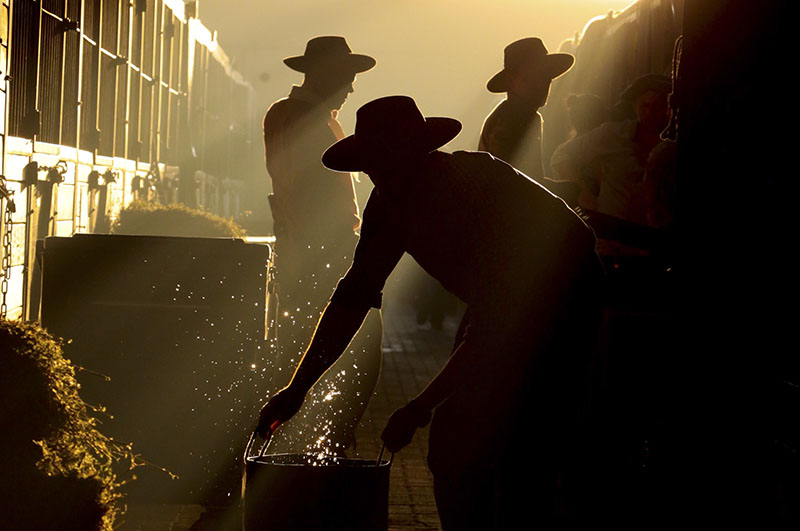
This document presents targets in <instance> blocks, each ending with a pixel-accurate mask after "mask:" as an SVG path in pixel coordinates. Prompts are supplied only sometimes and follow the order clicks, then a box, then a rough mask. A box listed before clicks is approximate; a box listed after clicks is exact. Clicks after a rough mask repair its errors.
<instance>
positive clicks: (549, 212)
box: [353, 151, 594, 304]
mask: <svg viewBox="0 0 800 531" xmlns="http://www.w3.org/2000/svg"><path fill="white" fill-rule="evenodd" d="M593 246H594V237H593V235H592V232H591V229H589V228H588V227H587V226H586V225H585V224H584V223H583V221H582V220H581V219H580V218H579V217H578V216H577V215H576V214H575V213H574V212H573V211H572V210H570V209H569V208H568V207H567V206H566V204H565V203H564V202H563V201H562V200H561V199H559V198H558V197H556V196H554V195H553V194H551V193H550V192H548V191H547V190H546V189H545V188H543V187H542V186H540V185H539V184H537V183H536V182H534V181H532V180H531V179H529V178H528V177H526V176H524V175H522V174H520V173H519V172H517V171H516V170H514V169H513V168H512V167H511V166H509V165H508V164H506V163H504V162H502V161H500V160H498V159H496V158H494V157H492V156H491V155H489V154H487V153H482V152H469V151H459V152H456V153H453V154H448V153H443V152H434V153H432V154H430V155H428V156H427V157H426V162H425V163H424V165H423V167H422V168H421V170H420V171H419V172H418V174H417V175H414V176H409V177H408V179H405V180H403V182H399V183H397V186H395V187H392V188H391V189H386V188H384V189H381V187H377V188H376V191H374V192H373V195H372V196H371V197H370V199H369V202H368V203H367V206H366V208H365V211H364V224H363V227H362V233H361V240H360V242H359V248H358V249H357V251H356V257H355V261H354V266H353V269H354V270H355V272H354V275H359V274H363V275H364V276H366V277H372V278H373V279H374V283H373V285H374V286H375V287H376V288H377V289H378V290H379V289H380V285H382V281H383V280H385V277H384V278H383V279H379V278H376V277H379V276H383V275H384V274H386V275H388V272H389V271H391V268H392V267H393V266H394V263H392V261H393V260H395V263H396V259H399V255H400V254H402V252H403V251H405V252H408V253H409V254H410V255H411V256H413V257H414V259H415V260H416V261H417V262H418V263H419V264H420V265H421V266H422V267H423V268H424V269H425V270H426V271H428V273H430V274H431V275H432V276H433V277H434V278H436V279H437V280H439V281H440V282H441V283H442V285H444V287H445V288H447V289H448V290H450V291H451V292H453V293H455V294H456V295H457V296H458V297H460V298H461V299H462V300H464V301H465V302H467V303H470V304H473V303H475V302H478V301H481V300H486V299H487V297H494V296H496V295H497V293H492V291H493V290H506V289H511V288H512V287H513V288H515V289H516V288H525V287H527V286H528V285H530V284H533V283H536V282H540V281H541V280H542V278H541V274H540V273H541V272H544V271H545V270H549V269H550V268H551V266H552V265H553V264H556V263H558V262H559V261H561V260H572V259H573V258H574V256H579V255H583V254H585V253H590V252H591V251H592V249H593ZM359 271H361V272H362V273H359Z"/></svg>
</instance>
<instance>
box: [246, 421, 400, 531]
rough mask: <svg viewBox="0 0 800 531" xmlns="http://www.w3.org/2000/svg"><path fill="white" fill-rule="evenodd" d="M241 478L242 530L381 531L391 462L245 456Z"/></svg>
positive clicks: (386, 512)
mask: <svg viewBox="0 0 800 531" xmlns="http://www.w3.org/2000/svg"><path fill="white" fill-rule="evenodd" d="M254 440H255V434H253V436H251V437H250V442H249V443H248V445H247V450H246V451H245V456H244V464H245V472H244V478H243V479H242V500H243V510H244V514H243V526H244V531H273V530H274V531H301V530H302V531H386V529H388V519H389V470H390V469H391V464H392V460H391V459H389V460H386V459H382V457H383V455H382V454H383V451H382V450H381V455H379V456H378V459H377V460H372V459H350V458H336V457H324V458H319V457H317V456H314V455H309V454H269V455H264V452H265V451H266V447H267V444H264V446H263V447H262V449H261V451H260V452H259V453H258V454H257V455H250V453H251V450H252V447H253V443H254Z"/></svg>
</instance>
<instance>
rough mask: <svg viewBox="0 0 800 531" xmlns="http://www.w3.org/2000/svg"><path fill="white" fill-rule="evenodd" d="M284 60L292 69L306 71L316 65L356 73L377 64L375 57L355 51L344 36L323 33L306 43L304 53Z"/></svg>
mask: <svg viewBox="0 0 800 531" xmlns="http://www.w3.org/2000/svg"><path fill="white" fill-rule="evenodd" d="M283 62H284V63H285V64H286V66H288V67H289V68H291V69H292V70H297V71H298V72H303V73H306V72H308V71H309V70H312V69H314V68H315V67H319V66H325V67H336V68H342V69H346V70H350V71H352V72H353V73H354V74H357V73H359V72H366V71H367V70H369V69H370V68H372V67H373V66H375V63H376V61H375V59H373V58H372V57H370V56H368V55H362V54H358V53H353V52H352V50H350V46H348V45H347V41H346V40H345V39H344V37H339V36H336V35H323V36H320V37H314V38H313V39H310V40H309V41H308V42H307V43H306V51H305V53H303V55H298V56H295V57H287V58H286V59H284V60H283Z"/></svg>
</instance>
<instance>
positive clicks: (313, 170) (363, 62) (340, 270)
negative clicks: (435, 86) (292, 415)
mask: <svg viewBox="0 0 800 531" xmlns="http://www.w3.org/2000/svg"><path fill="white" fill-rule="evenodd" d="M284 62H285V63H286V65H287V66H289V67H290V68H292V69H294V70H297V71H299V72H303V73H304V74H305V77H304V80H303V84H302V85H300V86H294V87H293V88H292V90H291V92H290V94H289V96H288V97H287V98H284V99H282V100H279V101H277V102H275V103H274V104H273V105H272V106H271V107H270V108H269V111H268V112H267V114H266V116H265V118H264V148H265V153H266V162H267V169H268V170H269V174H270V177H271V180H272V187H273V191H274V194H273V195H271V196H270V205H271V207H272V216H273V219H274V227H275V236H276V246H275V263H276V268H277V281H278V285H279V291H280V297H279V298H280V303H279V304H280V309H279V312H280V316H279V320H278V333H277V337H278V342H279V350H280V353H279V358H278V360H277V368H278V369H280V371H276V372H275V380H276V381H275V382H274V384H275V386H274V388H275V389H277V388H280V387H281V386H283V385H285V384H286V381H287V380H288V378H289V376H290V375H291V370H290V368H291V367H293V366H294V365H295V364H296V363H297V361H298V360H299V359H300V356H301V355H302V353H303V350H304V349H305V347H306V345H308V342H309V341H310V339H311V335H312V333H313V331H314V327H315V326H316V323H317V320H318V319H319V316H320V314H321V313H322V310H323V308H324V307H325V304H326V303H327V301H328V297H329V296H330V294H331V292H332V291H333V288H334V286H335V285H336V282H337V281H338V280H339V278H340V277H341V276H342V275H343V274H344V272H345V271H346V270H347V266H348V265H349V263H350V260H351V258H352V254H353V248H354V247H355V244H356V241H357V235H356V232H355V231H356V230H357V229H358V227H359V224H360V219H359V213H358V207H357V204H356V199H355V189H354V187H353V177H352V176H351V175H350V174H347V173H335V172H332V171H330V170H328V169H327V168H325V167H324V166H323V165H322V163H321V162H320V158H321V156H322V153H323V152H324V151H325V149H326V148H328V147H329V146H330V145H331V144H333V143H334V142H336V141H337V140H338V139H341V138H344V136H345V134H344V131H343V130H342V126H341V124H340V123H339V122H338V120H337V119H336V116H337V113H338V110H339V109H340V108H341V107H342V105H343V104H344V101H345V100H346V99H347V96H348V95H349V94H350V93H351V92H353V82H354V80H355V75H356V74H357V73H359V72H364V71H366V70H369V69H371V68H372V67H373V66H374V65H375V59H373V58H372V57H369V56H366V55H361V54H355V53H353V52H352V51H351V50H350V47H349V46H348V45H347V42H346V41H345V39H344V38H343V37H338V36H321V37H315V38H313V39H311V40H309V41H308V43H307V45H306V49H305V53H304V54H303V55H301V56H297V57H288V58H286V59H284ZM380 319H381V318H380V313H379V312H377V311H376V312H373V313H372V315H371V316H370V317H369V319H368V320H367V323H366V324H365V326H364V328H363V329H362V332H361V333H360V334H359V337H358V339H357V341H356V342H355V343H354V344H353V345H352V347H351V350H352V351H353V355H352V357H353V358H354V359H355V358H356V357H357V358H358V360H359V361H360V362H361V364H360V366H359V367H358V368H357V369H354V368H353V361H350V362H349V363H348V364H347V366H346V367H347V368H348V369H350V375H349V376H348V378H347V382H345V381H337V382H333V381H329V382H325V383H324V384H323V385H321V386H320V387H319V389H318V394H320V395H321V396H319V397H318V399H316V400H315V401H316V402H317V404H318V406H317V410H316V412H311V411H309V412H308V415H310V416H316V415H318V416H319V417H320V418H319V419H317V418H308V419H307V422H308V424H307V425H306V426H305V428H307V429H303V426H302V425H301V426H298V429H297V430H295V431H296V433H294V434H293V440H291V441H290V440H283V439H282V437H283V435H285V434H287V435H288V431H284V432H283V433H281V434H276V437H274V438H273V441H272V448H273V449H274V450H275V451H289V450H290V449H292V450H295V451H296V450H298V449H299V448H298V447H303V446H305V447H309V446H310V445H312V444H316V443H317V441H318V440H319V437H320V436H321V435H325V436H326V439H325V440H324V443H323V444H324V446H325V447H326V448H329V449H331V450H332V451H334V452H336V453H341V452H342V451H343V450H344V448H345V447H346V446H348V445H350V444H352V442H353V431H354V429H355V426H356V424H357V422H358V420H359V419H360V417H361V416H362V415H363V412H364V409H365V408H366V404H367V402H368V401H369V398H370V396H371V394H372V392H373V390H374V387H375V384H376V383H377V379H378V374H379V371H380V361H381V351H380V347H381V336H382V325H381V322H380ZM361 351H363V352H361ZM343 363H344V362H343ZM340 380H341V379H340ZM348 382H349V383H348ZM356 382H359V383H356ZM332 386H335V389H334V388H333V387H332ZM329 393H332V394H331V395H330V396H336V397H338V398H336V399H334V400H323V397H325V396H328V395H329ZM339 393H341V394H339ZM357 397H358V398H357ZM340 403H343V404H348V407H349V408H350V409H349V410H347V411H344V413H343V414H341V415H338V416H337V417H336V419H335V420H334V419H333V418H332V417H333V413H334V412H335V411H338V410H339V409H344V407H343V406H341V404H340ZM323 418H325V419H326V420H325V423H326V426H325V428H324V430H325V433H323V432H316V433H315V430H314V428H315V427H318V426H317V425H318V424H319V423H320V422H322V420H323ZM300 431H302V432H303V435H302V436H301V435H300V434H299V432H300Z"/></svg>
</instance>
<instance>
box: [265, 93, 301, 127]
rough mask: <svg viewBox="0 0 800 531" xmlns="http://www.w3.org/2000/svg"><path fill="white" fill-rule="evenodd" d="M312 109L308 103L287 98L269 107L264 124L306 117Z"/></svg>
mask: <svg viewBox="0 0 800 531" xmlns="http://www.w3.org/2000/svg"><path fill="white" fill-rule="evenodd" d="M310 109H311V105H309V104H308V103H307V102H304V101H302V100H299V99H297V98H292V97H290V96H287V97H285V98H281V99H279V100H278V101H276V102H275V103H273V104H272V105H270V106H269V109H267V113H266V114H265V115H264V124H265V125H266V124H267V122H278V121H286V120H293V119H299V118H300V117H302V116H304V115H306V114H307V113H308V112H309V111H310Z"/></svg>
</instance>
